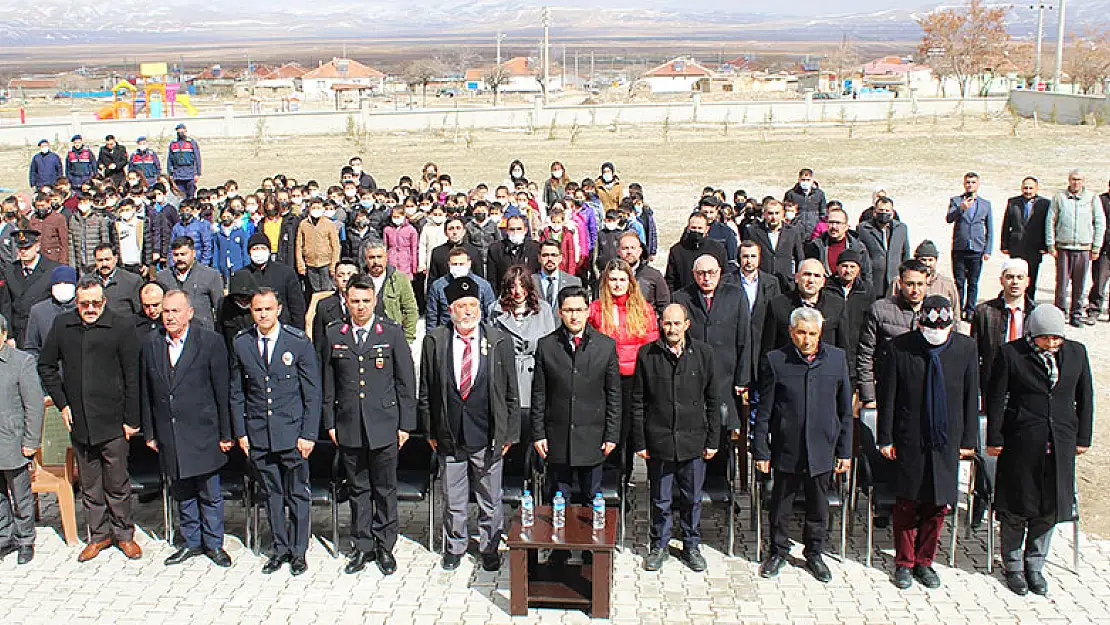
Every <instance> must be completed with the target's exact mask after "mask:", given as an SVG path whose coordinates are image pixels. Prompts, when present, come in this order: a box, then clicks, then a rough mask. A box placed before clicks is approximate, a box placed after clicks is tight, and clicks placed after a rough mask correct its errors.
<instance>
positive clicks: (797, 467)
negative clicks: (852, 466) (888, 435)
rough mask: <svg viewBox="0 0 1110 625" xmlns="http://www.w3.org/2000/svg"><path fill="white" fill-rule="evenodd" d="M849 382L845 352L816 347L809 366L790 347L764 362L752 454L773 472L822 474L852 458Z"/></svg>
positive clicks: (773, 354)
mask: <svg viewBox="0 0 1110 625" xmlns="http://www.w3.org/2000/svg"><path fill="white" fill-rule="evenodd" d="M852 418H853V415H852V384H851V382H850V381H849V379H848V360H847V357H846V356H845V353H844V350H842V349H837V348H835V347H832V346H829V345H821V346H820V348H819V349H818V351H817V357H816V358H815V359H814V361H813V362H812V363H809V362H806V361H805V359H803V358H802V356H801V355H800V354H799V353H798V350H797V348H795V347H794V345H793V344H791V345H790V346H788V347H784V348H782V349H776V350H774V351H771V352H769V353H768V354H767V357H766V358H764V359H763V366H762V368H761V370H760V374H759V406H758V408H757V410H756V412H755V427H754V429H753V430H752V456H753V457H754V458H755V459H756V460H770V461H771V465H772V466H773V467H774V468H775V469H776V470H778V471H786V472H788V473H806V474H809V475H821V474H823V473H828V472H829V471H832V470H833V468H835V466H836V459H837V458H851V457H852V426H853V421H852Z"/></svg>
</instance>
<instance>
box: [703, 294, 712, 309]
mask: <svg viewBox="0 0 1110 625" xmlns="http://www.w3.org/2000/svg"><path fill="white" fill-rule="evenodd" d="M711 308H713V296H712V295H706V296H705V312H709V310H710V309H711Z"/></svg>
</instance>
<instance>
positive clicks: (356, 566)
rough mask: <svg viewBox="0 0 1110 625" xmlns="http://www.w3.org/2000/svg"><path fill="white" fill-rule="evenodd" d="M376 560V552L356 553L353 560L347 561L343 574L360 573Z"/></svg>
mask: <svg viewBox="0 0 1110 625" xmlns="http://www.w3.org/2000/svg"><path fill="white" fill-rule="evenodd" d="M374 558H375V555H374V550H373V549H371V550H370V551H355V552H354V554H352V555H351V559H350V560H347V566H345V567H343V572H344V573H346V574H348V575H352V574H354V573H358V572H359V571H361V570H362V569H364V568H366V564H367V563H368V562H370V561H371V560H373V559H374Z"/></svg>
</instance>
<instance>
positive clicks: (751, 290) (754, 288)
mask: <svg viewBox="0 0 1110 625" xmlns="http://www.w3.org/2000/svg"><path fill="white" fill-rule="evenodd" d="M740 286H742V287H744V294H745V295H747V296H748V312H749V313H750V312H751V311H752V309H754V308H755V298H756V297H758V295H759V272H758V271H757V272H756V273H755V278H753V279H751V280H749V279H747V278H746V277H745V276H744V274H740Z"/></svg>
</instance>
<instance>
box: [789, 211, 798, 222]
mask: <svg viewBox="0 0 1110 625" xmlns="http://www.w3.org/2000/svg"><path fill="white" fill-rule="evenodd" d="M797 216H798V213H795V212H794V211H788V212H787V213H786V221H794V218H795V217H797Z"/></svg>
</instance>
